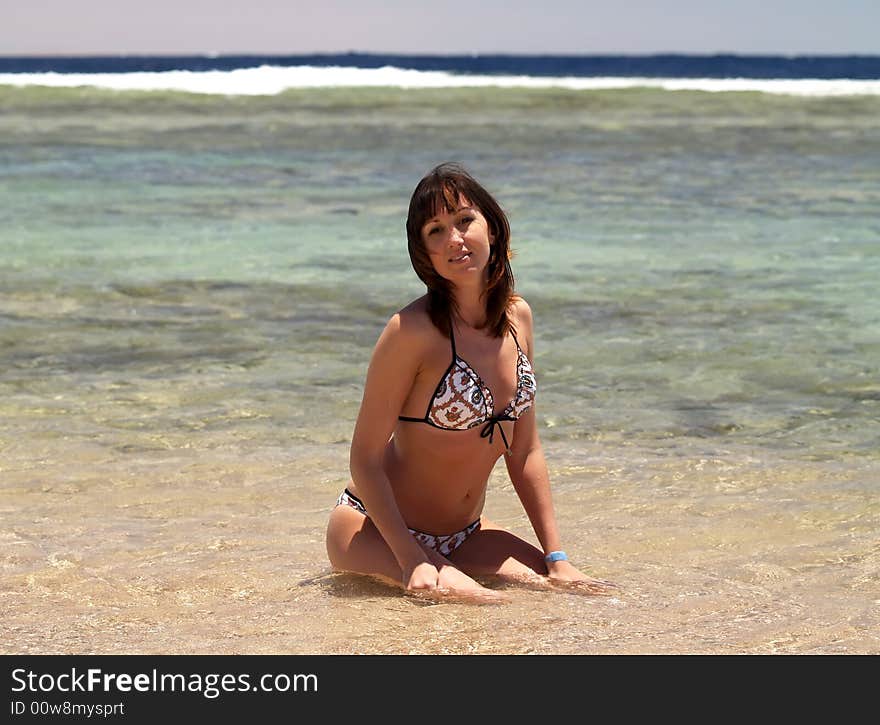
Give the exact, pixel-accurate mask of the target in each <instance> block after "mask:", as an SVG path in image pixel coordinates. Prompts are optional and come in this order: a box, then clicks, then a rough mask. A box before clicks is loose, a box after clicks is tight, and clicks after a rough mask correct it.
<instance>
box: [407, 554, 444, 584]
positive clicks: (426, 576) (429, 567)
mask: <svg viewBox="0 0 880 725" xmlns="http://www.w3.org/2000/svg"><path fill="white" fill-rule="evenodd" d="M403 582H404V586H405V587H406V590H407V591H421V590H423V589H437V588H438V587H439V586H440V572H438V571H437V567H436V566H434V564H432V563H431V562H430V561H422V562H420V563H418V564H416V565H415V566H414V567H413V568H412V569H410V570H409V572H404V573H403Z"/></svg>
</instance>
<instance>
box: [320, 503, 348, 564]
mask: <svg viewBox="0 0 880 725" xmlns="http://www.w3.org/2000/svg"><path fill="white" fill-rule="evenodd" d="M334 513H335V511H334V512H332V513H331V514H330V520H329V521H328V522H327V532H326V534H325V537H324V545H325V547H326V549H327V558H328V559H329V560H330V565H331V566H332V567H333V568H334V569H341V568H343V567H342V564H343V562H344V560H345V552H346V551H347V550H348V541H347V540H350V538H351V537H347V536H346V535H345V533H346V532H345V531H344V528H345V527H343V526H341V525H340V522H339V517H338V516H334Z"/></svg>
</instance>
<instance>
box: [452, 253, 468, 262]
mask: <svg viewBox="0 0 880 725" xmlns="http://www.w3.org/2000/svg"><path fill="white" fill-rule="evenodd" d="M470 257H471V253H470V252H462V253H461V254H460V255H459V256H457V257H450V258H449V261H450V262H452V263H453V264H454V263H457V262H466V261H467V260H468V259H470Z"/></svg>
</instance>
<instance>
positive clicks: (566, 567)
mask: <svg viewBox="0 0 880 725" xmlns="http://www.w3.org/2000/svg"><path fill="white" fill-rule="evenodd" d="M547 572H548V573H547V576H548V578H549V579H550V581H551V582H552V583H553V584H554V585H556V586H558V587H561V588H563V589H568V590H574V591H580V592H583V593H584V594H613V593H615V592H616V591H619V589H620V587H619V586H617V584H615V583H613V582H610V581H607V580H605V579H594V578H593V577H590V576H587V575H586V574H582V573H581V572H579V571H578V570H577V569H576V568H575V567H574V566H573V565H572V564H571V562H569V561H551V562H549V563H548V564H547Z"/></svg>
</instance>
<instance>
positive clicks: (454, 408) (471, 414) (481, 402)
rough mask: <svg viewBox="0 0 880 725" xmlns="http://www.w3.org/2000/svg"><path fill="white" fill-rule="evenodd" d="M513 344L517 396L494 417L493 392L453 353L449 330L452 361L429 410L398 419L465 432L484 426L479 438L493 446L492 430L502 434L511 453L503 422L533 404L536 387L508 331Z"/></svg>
mask: <svg viewBox="0 0 880 725" xmlns="http://www.w3.org/2000/svg"><path fill="white" fill-rule="evenodd" d="M510 334H511V336H512V337H513V341H514V342H515V343H516V394H515V395H514V397H513V400H511V401H510V402H509V403H508V404H507V407H506V408H505V409H504V410H502V411H501V412H500V413H499V414H498V415H495V402H494V399H493V398H492V391H491V390H489V388H488V387H487V386H486V385H485V384H484V383H483V381H482V379H481V378H480V376H479V375H478V374H477V371H476V370H474V369H473V368H472V367H471V366H470V365H469V364H468V363H467V362H466V361H465V360H463V359H462V358H460V357H459V356H458V353H456V351H455V334H454V333H453V332H452V330H451V328H450V334H449V338H450V341H451V343H452V362H451V363H449V367H448V368H446V372H445V373H443V376H442V377H441V378H440V382H439V383H438V384H437V388H436V389H435V390H434V395H432V396H431V399H430V400H429V401H428V410H427V411H426V412H425V416H424V417H423V418H412V417H409V416H405V415H401V416H399V417H398V420H402V421H410V422H413V423H427V424H428V425H431V426H434V427H435V428H441V429H443V430H468V429H470V428H475V427H477V426H478V425H482V426H483V430H482V431H480V436H481V437H483V438H488V439H489V443H492V441H493V438H494V436H495V428H496V427H497V428H498V430H499V431H501V438H502V439H503V440H504V447H505V448H506V450H507V451H508V452H510V445H509V444H508V443H507V437H506V436H505V435H504V429H503V428H502V427H501V421H502V420H511V421H515V420H518V419H519V417H520V416H521V415H523V413H525V412H526V411H527V410H528V409H529V408H531V407H532V404H533V403H534V402H535V394H536V393H537V390H538V387H537V384H536V382H535V375H534V372H533V371H532V364H531V363H530V362H529V358H528V356H527V355H526V354H525V353H524V352H523V349H522V348H521V347H520V346H519V340H517V339H516V335H514V334H513V331H512V330H511V332H510Z"/></svg>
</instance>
